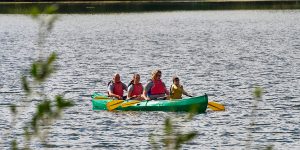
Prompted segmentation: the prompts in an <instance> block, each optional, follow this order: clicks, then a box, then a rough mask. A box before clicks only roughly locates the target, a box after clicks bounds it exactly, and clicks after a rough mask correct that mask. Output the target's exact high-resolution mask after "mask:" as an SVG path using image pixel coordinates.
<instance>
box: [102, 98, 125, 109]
mask: <svg viewBox="0 0 300 150" xmlns="http://www.w3.org/2000/svg"><path fill="white" fill-rule="evenodd" d="M123 102H124V100H113V101H110V102H108V103H106V108H107V110H109V111H111V110H114V109H116V108H118V107H119V106H120V105H121V104H122V103H123Z"/></svg>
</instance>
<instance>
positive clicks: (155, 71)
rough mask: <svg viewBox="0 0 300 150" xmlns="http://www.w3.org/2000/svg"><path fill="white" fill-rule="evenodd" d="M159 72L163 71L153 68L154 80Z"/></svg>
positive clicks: (152, 76)
mask: <svg viewBox="0 0 300 150" xmlns="http://www.w3.org/2000/svg"><path fill="white" fill-rule="evenodd" d="M158 73H160V74H161V71H160V70H158V69H157V70H153V71H152V74H151V79H152V80H154V78H155V76H156V75H157V74H158Z"/></svg>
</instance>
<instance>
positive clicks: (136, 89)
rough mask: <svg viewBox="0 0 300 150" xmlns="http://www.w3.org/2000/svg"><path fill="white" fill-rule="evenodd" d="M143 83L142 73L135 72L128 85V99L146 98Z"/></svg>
mask: <svg viewBox="0 0 300 150" xmlns="http://www.w3.org/2000/svg"><path fill="white" fill-rule="evenodd" d="M142 94H143V85H142V84H141V83H140V75H139V74H134V75H133V78H132V80H131V82H130V83H129V85H128V94H127V99H130V100H144V97H143V96H142Z"/></svg>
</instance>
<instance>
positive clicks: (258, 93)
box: [254, 87, 262, 99]
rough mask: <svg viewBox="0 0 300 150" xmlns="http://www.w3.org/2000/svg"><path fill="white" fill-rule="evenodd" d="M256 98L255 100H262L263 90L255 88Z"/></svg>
mask: <svg viewBox="0 0 300 150" xmlns="http://www.w3.org/2000/svg"><path fill="white" fill-rule="evenodd" d="M254 96H255V98H259V99H260V98H261V96H262V88H260V87H255V90H254Z"/></svg>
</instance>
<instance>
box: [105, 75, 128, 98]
mask: <svg viewBox="0 0 300 150" xmlns="http://www.w3.org/2000/svg"><path fill="white" fill-rule="evenodd" d="M124 90H125V91H127V86H126V85H125V84H124V83H123V82H121V77H120V75H119V74H115V75H114V77H113V80H112V81H110V82H109V83H108V89H107V91H108V96H109V97H114V98H117V99H126V96H125V97H124V96H123V94H124Z"/></svg>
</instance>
